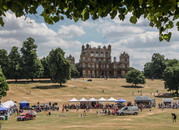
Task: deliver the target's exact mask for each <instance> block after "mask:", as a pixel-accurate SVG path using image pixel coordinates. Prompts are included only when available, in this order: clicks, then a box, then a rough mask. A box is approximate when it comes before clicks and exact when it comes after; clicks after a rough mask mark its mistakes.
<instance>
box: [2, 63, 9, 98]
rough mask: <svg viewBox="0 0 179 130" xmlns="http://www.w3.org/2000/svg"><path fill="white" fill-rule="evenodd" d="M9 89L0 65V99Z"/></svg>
mask: <svg viewBox="0 0 179 130" xmlns="http://www.w3.org/2000/svg"><path fill="white" fill-rule="evenodd" d="M8 90H9V87H8V84H7V82H6V78H5V77H4V74H3V72H2V70H1V67H0V99H1V98H2V97H4V96H6V91H8Z"/></svg>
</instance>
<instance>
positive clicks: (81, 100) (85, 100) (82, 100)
mask: <svg viewBox="0 0 179 130" xmlns="http://www.w3.org/2000/svg"><path fill="white" fill-rule="evenodd" d="M79 101H80V102H87V101H88V100H87V99H86V98H82V99H80V100H79Z"/></svg>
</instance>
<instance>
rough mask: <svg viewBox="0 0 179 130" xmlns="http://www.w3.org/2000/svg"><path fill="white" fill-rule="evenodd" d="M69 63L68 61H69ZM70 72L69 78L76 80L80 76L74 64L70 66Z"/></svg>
mask: <svg viewBox="0 0 179 130" xmlns="http://www.w3.org/2000/svg"><path fill="white" fill-rule="evenodd" d="M69 62H70V61H69ZM70 70H71V77H72V78H76V77H78V76H79V75H80V72H79V71H78V69H77V67H76V66H75V64H70Z"/></svg>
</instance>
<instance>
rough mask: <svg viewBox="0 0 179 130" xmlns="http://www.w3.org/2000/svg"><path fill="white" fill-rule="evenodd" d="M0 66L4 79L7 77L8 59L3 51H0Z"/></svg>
mask: <svg viewBox="0 0 179 130" xmlns="http://www.w3.org/2000/svg"><path fill="white" fill-rule="evenodd" d="M0 66H1V68H2V72H3V74H4V75H5V77H9V57H8V53H7V51H6V50H4V49H0Z"/></svg>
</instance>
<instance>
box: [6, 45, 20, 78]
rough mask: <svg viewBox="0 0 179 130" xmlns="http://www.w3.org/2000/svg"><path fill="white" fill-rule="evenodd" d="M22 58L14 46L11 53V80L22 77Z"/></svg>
mask: <svg viewBox="0 0 179 130" xmlns="http://www.w3.org/2000/svg"><path fill="white" fill-rule="evenodd" d="M20 62H21V57H20V54H19V52H18V48H17V47H15V46H13V47H12V48H11V52H10V53H9V72H8V73H9V75H10V77H9V78H11V79H16V81H17V79H18V78H20V76H21V66H20Z"/></svg>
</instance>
